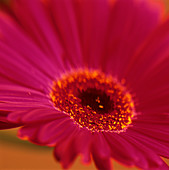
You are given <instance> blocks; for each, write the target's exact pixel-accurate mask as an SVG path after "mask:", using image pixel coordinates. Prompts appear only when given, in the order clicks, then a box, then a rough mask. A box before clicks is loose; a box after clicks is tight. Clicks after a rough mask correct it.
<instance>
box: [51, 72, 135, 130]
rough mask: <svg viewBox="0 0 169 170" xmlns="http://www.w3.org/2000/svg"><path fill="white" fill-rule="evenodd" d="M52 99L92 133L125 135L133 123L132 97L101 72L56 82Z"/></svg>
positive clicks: (76, 74) (72, 75) (64, 77)
mask: <svg viewBox="0 0 169 170" xmlns="http://www.w3.org/2000/svg"><path fill="white" fill-rule="evenodd" d="M50 96H51V100H52V102H53V103H54V106H55V107H56V109H57V110H59V111H62V112H64V113H65V114H67V115H69V116H70V117H71V119H73V120H74V122H75V123H76V124H78V125H79V127H82V128H87V129H89V130H90V131H92V132H96V131H97V132H103V131H110V132H121V131H124V130H125V129H126V128H127V127H128V126H129V125H130V124H131V122H132V117H133V116H134V103H133V101H132V97H131V95H130V94H129V93H128V92H126V90H125V88H124V87H123V86H122V85H121V84H120V83H118V82H117V81H116V80H115V79H113V77H111V76H106V75H105V74H104V73H102V72H100V71H98V70H94V71H93V70H91V71H89V70H86V69H85V70H78V71H73V72H69V73H68V74H64V75H62V77H61V78H59V79H58V80H56V81H55V82H54V85H53V87H52V90H51V93H50Z"/></svg>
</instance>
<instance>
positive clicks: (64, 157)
mask: <svg viewBox="0 0 169 170" xmlns="http://www.w3.org/2000/svg"><path fill="white" fill-rule="evenodd" d="M78 132H79V130H78V129H74V130H73V131H72V132H71V133H70V134H69V135H68V139H67V140H64V141H62V142H60V143H58V145H57V147H55V149H54V156H55V158H56V159H57V160H58V161H60V162H61V164H62V166H63V168H66V169H67V168H68V167H70V165H71V164H72V163H73V161H74V160H75V158H76V156H77V154H78V152H77V150H76V145H75V140H76V135H78Z"/></svg>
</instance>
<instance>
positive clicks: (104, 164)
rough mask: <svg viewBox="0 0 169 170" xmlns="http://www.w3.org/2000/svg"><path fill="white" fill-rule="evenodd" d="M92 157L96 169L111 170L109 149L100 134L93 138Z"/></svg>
mask: <svg viewBox="0 0 169 170" xmlns="http://www.w3.org/2000/svg"><path fill="white" fill-rule="evenodd" d="M92 156H93V159H94V162H95V164H96V166H97V168H98V169H105V170H110V169H111V163H110V147H109V145H108V143H107V141H106V140H105V137H104V136H103V134H102V133H95V134H94V136H93V143H92Z"/></svg>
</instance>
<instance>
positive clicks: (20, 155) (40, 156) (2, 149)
mask: <svg viewBox="0 0 169 170" xmlns="http://www.w3.org/2000/svg"><path fill="white" fill-rule="evenodd" d="M2 1H6V0H0V3H1V2H2ZM154 1H159V2H163V1H164V2H165V3H166V11H168V10H169V0H154ZM167 3H168V4H167ZM165 161H166V162H167V163H168V165H169V160H165ZM113 167H114V169H115V170H127V169H133V170H136V169H137V168H126V167H124V166H122V165H120V164H119V163H117V162H115V161H113ZM37 169H39V170H56V169H61V166H60V164H59V163H58V162H56V161H55V160H54V157H53V156H52V148H47V147H42V146H37V145H34V144H31V143H29V142H28V141H22V140H20V139H18V138H17V137H16V129H14V130H3V131H0V170H37ZM70 169H71V170H85V169H88V170H94V169H96V168H95V165H94V164H93V162H92V164H90V165H85V166H84V165H82V163H81V160H80V157H78V158H77V159H76V161H75V163H74V164H73V166H72V167H71V168H70Z"/></svg>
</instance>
